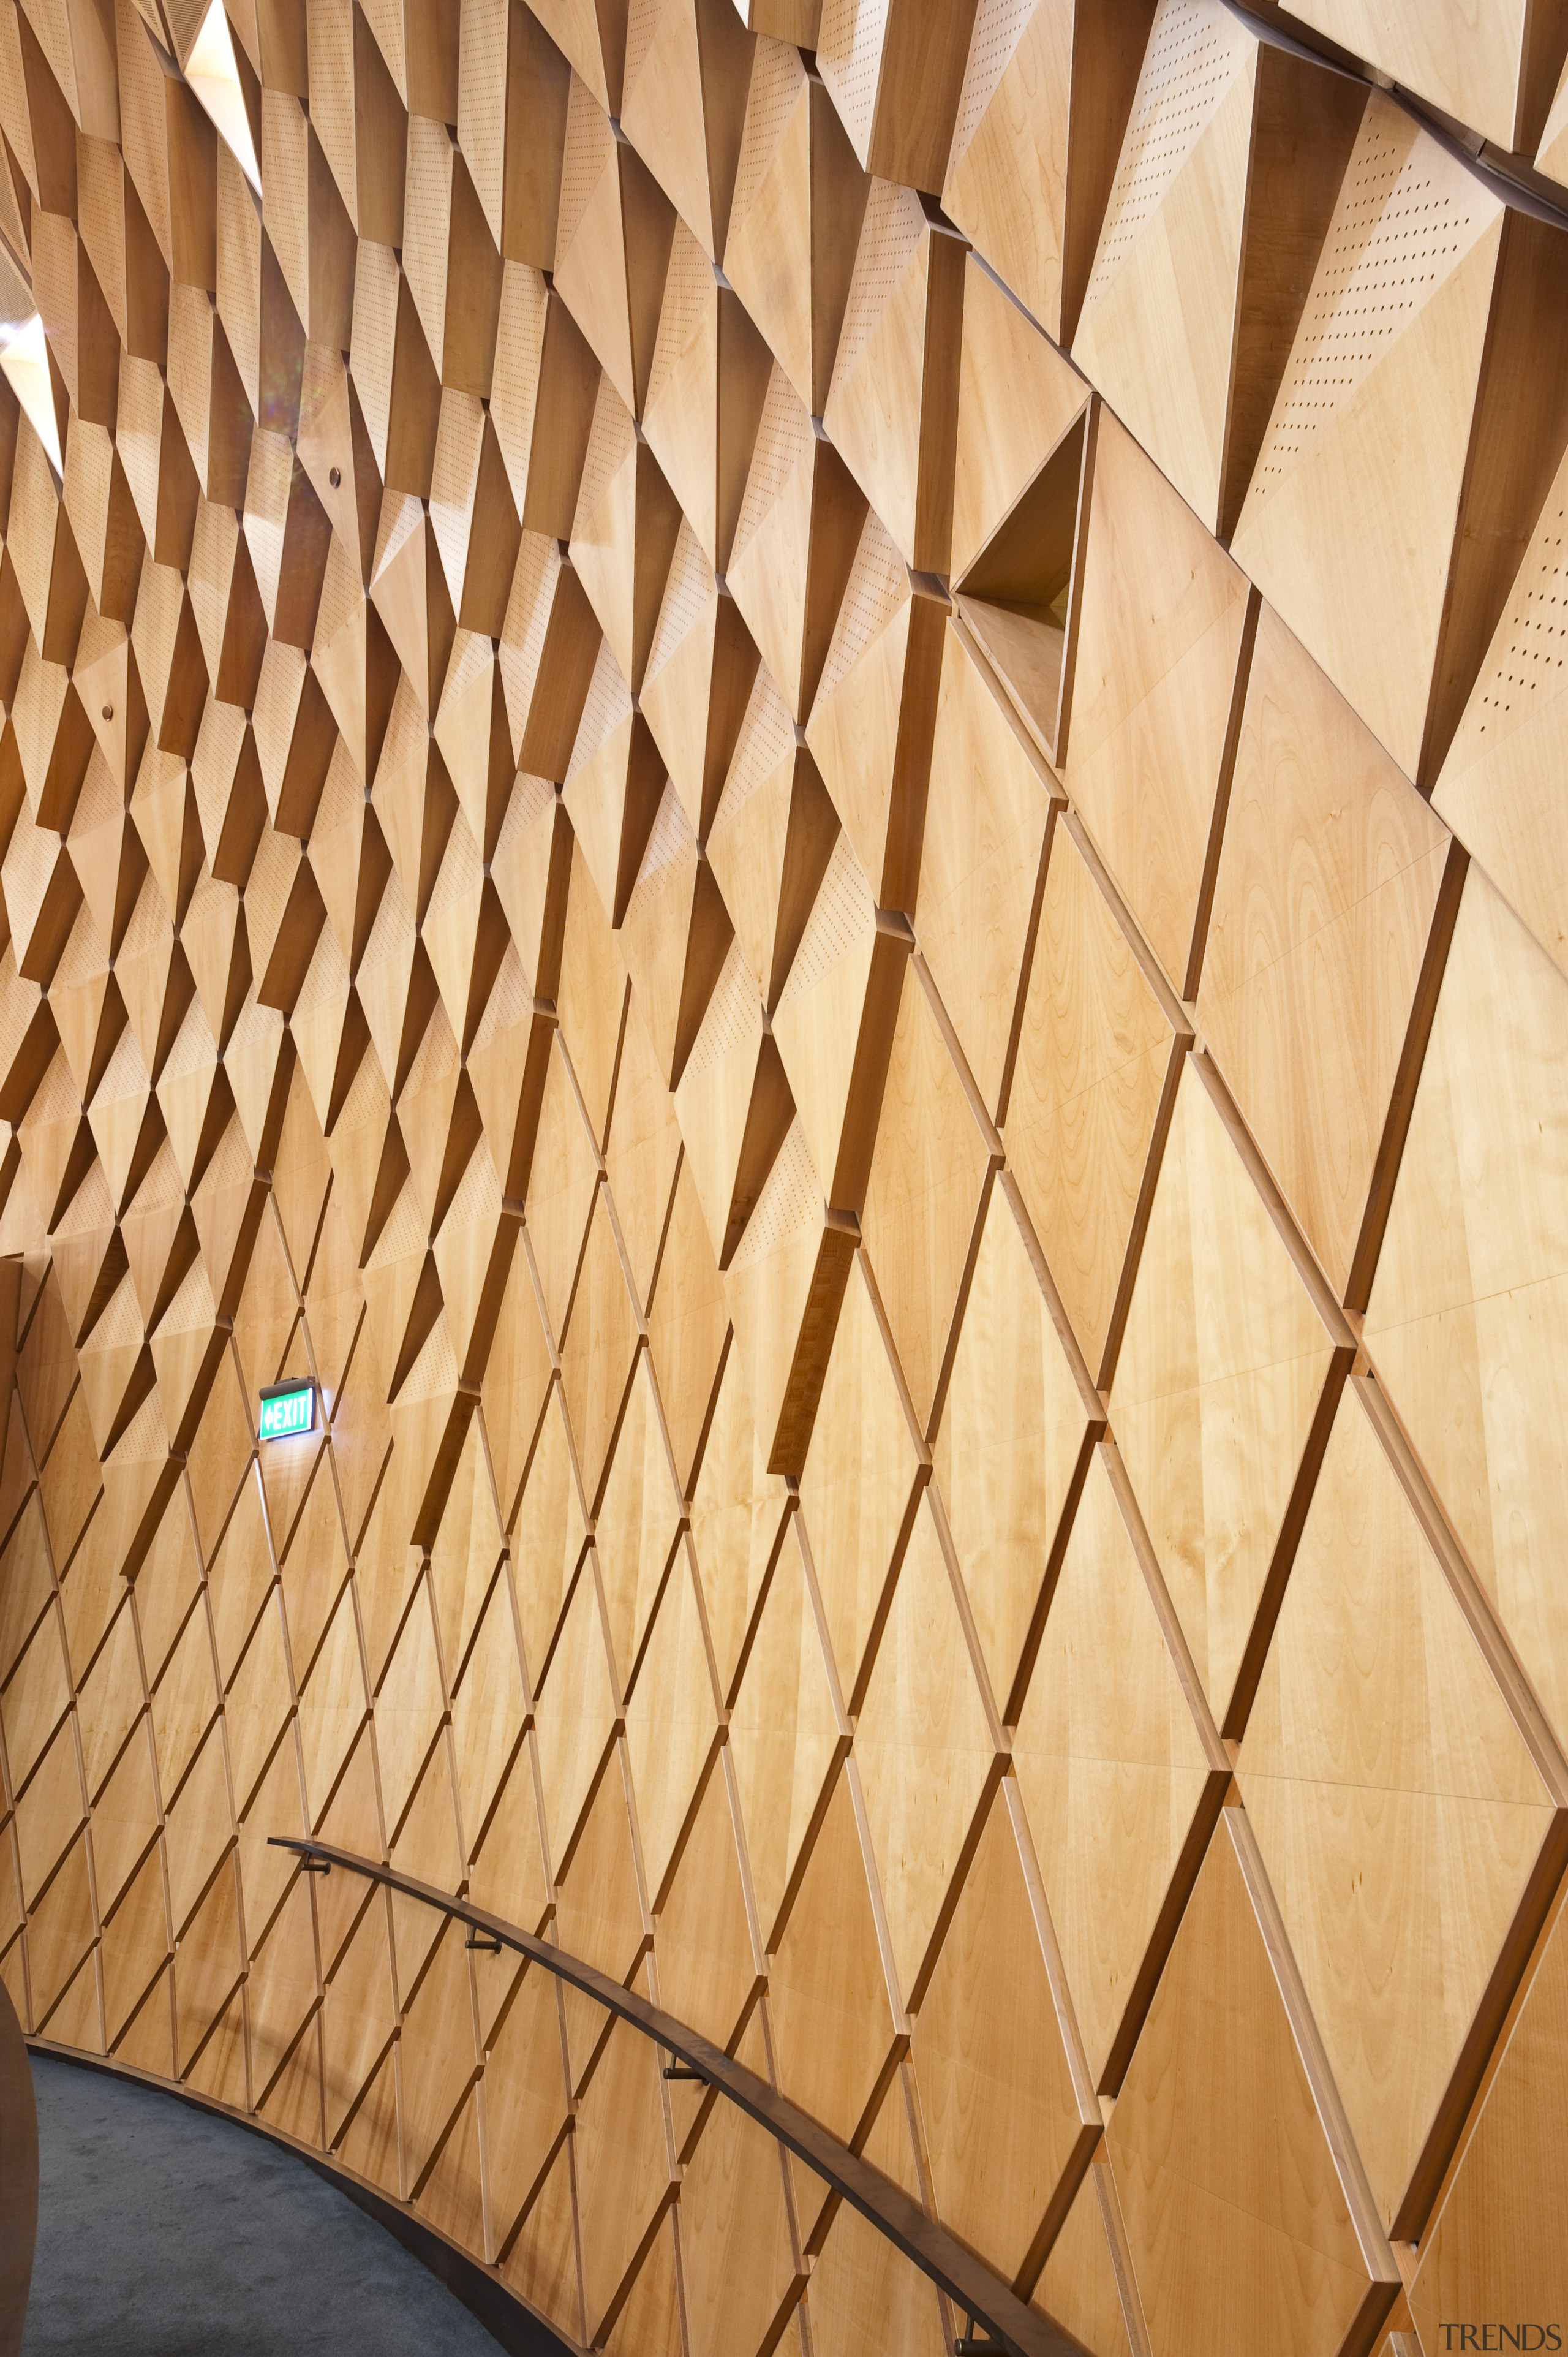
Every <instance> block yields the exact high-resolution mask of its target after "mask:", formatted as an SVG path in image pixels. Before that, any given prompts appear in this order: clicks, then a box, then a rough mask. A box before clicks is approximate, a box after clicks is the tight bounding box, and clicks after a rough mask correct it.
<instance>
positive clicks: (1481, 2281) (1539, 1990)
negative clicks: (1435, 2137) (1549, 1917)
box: [1411, 1908, 1568, 2347]
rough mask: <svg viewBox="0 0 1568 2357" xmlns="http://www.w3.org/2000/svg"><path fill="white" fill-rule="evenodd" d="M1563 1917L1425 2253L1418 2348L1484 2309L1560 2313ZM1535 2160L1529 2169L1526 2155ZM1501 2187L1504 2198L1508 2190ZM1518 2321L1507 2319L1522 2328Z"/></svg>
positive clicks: (1417, 2294) (1415, 2299)
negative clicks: (1447, 2325)
mask: <svg viewBox="0 0 1568 2357" xmlns="http://www.w3.org/2000/svg"><path fill="white" fill-rule="evenodd" d="M1563 1974H1564V1949H1563V1912H1562V1910H1561V1908H1559V1909H1558V1910H1557V1913H1556V1920H1555V1922H1554V1923H1553V1925H1552V1932H1551V1934H1550V1936H1549V1938H1548V1939H1547V1940H1546V1942H1545V1943H1544V1950H1543V1953H1542V1955H1541V1961H1540V1964H1539V1967H1538V1969H1537V1972H1536V1975H1535V1977H1534V1979H1533V1980H1532V1981H1531V1983H1530V1988H1529V1991H1528V1993H1527V1995H1526V1996H1525V1998H1524V2001H1523V2004H1522V2005H1521V2006H1520V2008H1519V2011H1518V2014H1517V2017H1516V2018H1514V2020H1513V2021H1512V2023H1511V2025H1510V2027H1509V2035H1508V2037H1507V2040H1506V2041H1505V2042H1504V2043H1503V2045H1502V2047H1501V2051H1500V2055H1499V2059H1498V2067H1497V2071H1496V2073H1495V2075H1494V2076H1493V2078H1492V2081H1491V2083H1490V2085H1489V2086H1488V2088H1487V2093H1486V2095H1485V2098H1484V2100H1483V2101H1482V2103H1481V2104H1480V2106H1479V2110H1478V2113H1477V2118H1476V2120H1475V2123H1474V2126H1473V2127H1472V2128H1471V2130H1470V2133H1469V2135H1468V2136H1467V2138H1466V2143H1465V2146H1464V2148H1463V2150H1462V2152H1461V2155H1460V2158H1459V2162H1458V2166H1457V2167H1456V2169H1455V2171H1454V2173H1453V2176H1452V2179H1451V2180H1450V2182H1449V2184H1448V2186H1447V2188H1446V2191H1445V2195H1444V2201H1443V2203H1442V2206H1441V2208H1440V2209H1439V2210H1438V2212H1437V2214H1436V2217H1435V2218H1434V2221H1433V2223H1432V2226H1431V2228H1430V2230H1429V2232H1428V2233H1426V2234H1425V2235H1424V2236H1423V2241H1422V2244H1421V2255H1420V2262H1419V2265H1418V2266H1417V2268H1416V2272H1415V2276H1414V2278H1413V2280H1412V2284H1411V2313H1412V2317H1413V2319H1414V2320H1415V2323H1416V2325H1417V2328H1418V2329H1419V2330H1420V2332H1421V2335H1422V2341H1423V2346H1428V2347H1429V2346H1430V2345H1431V2344H1432V2343H1433V2342H1434V2341H1436V2340H1437V2338H1438V2337H1439V2335H1440V2333H1441V2330H1442V2319H1443V2318H1444V2316H1447V2315H1450V2314H1453V2315H1458V2314H1460V2313H1464V2314H1466V2315H1468V2314H1469V2313H1470V2311H1471V2309H1474V2311H1475V2313H1476V2314H1477V2316H1479V2315H1481V2314H1483V2313H1484V2312H1485V2311H1486V2310H1487V2309H1488V2308H1489V2307H1491V2306H1494V2305H1495V2306H1497V2307H1498V2310H1499V2313H1500V2312H1501V2310H1502V2309H1508V2310H1509V2315H1510V2319H1512V2318H1513V2311H1514V2310H1515V2309H1517V2310H1518V2319H1525V2318H1529V2319H1532V2320H1533V2319H1554V2318H1555V2317H1556V2315H1557V2313H1558V2310H1559V2309H1560V2308H1561V2307H1562V2304H1563V2283H1564V2266H1563V2251H1562V2247H1561V2244H1559V2242H1558V2241H1557V2239H1556V2237H1555V2236H1554V2235H1553V2234H1552V2233H1551V2231H1550V2229H1549V2228H1546V2231H1542V2230H1543V2227H1545V2225H1546V2221H1547V2220H1549V2219H1550V2218H1552V2216H1553V2215H1554V2214H1555V2205H1556V2203H1557V2201H1558V2200H1559V2198H1560V2194H1559V2184H1560V2177H1561V2170H1562V2160H1563V2156H1562V2151H1561V2147H1560V2146H1559V2145H1558V2143H1557V2140H1556V2138H1555V2137H1554V2136H1552V2133H1551V2131H1550V2129H1549V2128H1548V2127H1547V2126H1546V2123H1547V2121H1548V2120H1549V2118H1550V2117H1551V2115H1552V2109H1553V2107H1554V2105H1555V2104H1556V2103H1557V2102H1558V2100H1559V2090H1560V2089H1561V2087H1562V2084H1563V2066H1564V2039H1565V2036H1568V2021H1565V2017H1564V1996H1565V1991H1564V1979H1563ZM1527 2154H1529V2155H1531V2156H1532V2157H1531V2158H1530V2163H1529V2165H1528V2166H1523V2165H1522V2164H1523V2161H1524V2157H1525V2156H1526V2155H1527ZM1505 2188H1506V2189H1507V2190H1506V2191H1505V2190H1504V2189H1505ZM1518 2319H1515V2320H1518Z"/></svg>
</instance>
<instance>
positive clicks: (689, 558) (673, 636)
mask: <svg viewBox="0 0 1568 2357" xmlns="http://www.w3.org/2000/svg"><path fill="white" fill-rule="evenodd" d="M713 594H714V572H713V567H712V565H710V564H709V563H708V560H707V558H706V556H705V555H704V554H703V544H702V542H701V541H700V540H699V539H698V538H697V535H696V533H694V532H693V530H692V527H691V525H690V524H689V523H688V522H687V521H686V519H685V517H684V516H682V519H681V529H680V531H679V533H677V534H676V538H675V554H674V556H673V558H672V559H671V565H670V578H669V579H668V581H666V583H665V584H664V600H663V603H662V604H661V605H660V608H659V627H658V629H657V630H655V631H654V633H653V644H652V647H651V648H650V651H649V657H648V672H647V679H649V680H652V679H656V678H657V677H658V675H659V673H660V672H661V671H662V670H663V668H664V666H665V664H666V663H667V662H669V660H670V658H671V655H672V654H673V653H674V651H675V650H676V648H677V647H678V646H679V645H680V644H681V642H682V640H683V639H684V638H685V637H686V635H687V633H688V632H689V631H690V630H694V629H695V627H696V625H697V622H698V621H699V619H701V616H702V614H703V608H705V607H706V605H707V602H708V599H709V598H710V597H712V596H713Z"/></svg>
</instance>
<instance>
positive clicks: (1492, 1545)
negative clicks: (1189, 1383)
mask: <svg viewBox="0 0 1568 2357" xmlns="http://www.w3.org/2000/svg"><path fill="white" fill-rule="evenodd" d="M1565 988H1568V985H1564V984H1563V977H1562V975H1561V974H1559V972H1558V970H1557V968H1556V967H1555V966H1554V965H1553V964H1552V962H1551V961H1550V960H1549V959H1548V958H1547V956H1546V954H1545V952H1543V951H1542V950H1541V949H1540V948H1539V947H1538V946H1537V945H1536V943H1535V942H1534V941H1533V940H1532V939H1531V937H1530V934H1528V933H1527V932H1526V931H1525V930H1524V928H1523V926H1522V925H1521V924H1520V922H1519V920H1518V919H1517V918H1516V917H1515V916H1514V915H1513V913H1512V912H1511V910H1510V909H1509V908H1508V906H1507V904H1506V903H1505V902H1504V901H1503V899H1501V897H1500V895H1499V894H1498V892H1497V891H1496V890H1495V889H1494V888H1493V887H1492V886H1491V885H1490V884H1489V883H1488V882H1487V879H1486V877H1484V876H1483V875H1482V874H1481V872H1480V870H1479V869H1478V868H1477V867H1472V868H1471V869H1470V872H1469V874H1468V876H1467V877H1466V882H1465V891H1464V898H1463V899H1462V901H1461V903H1460V908H1459V916H1458V920H1457V922H1456V923H1455V932H1454V944H1453V948H1452V951H1451V952H1450V957H1449V963H1448V968H1447V972H1446V974H1445V975H1444V987H1443V991H1442V994H1441V996H1440V997H1439V999H1438V1003H1437V1012H1436V1015H1435V1017H1434V1022H1433V1030H1432V1038H1431V1040H1430V1042H1429V1043H1428V1048H1427V1055H1426V1061H1425V1064H1424V1065H1423V1071H1422V1079H1421V1084H1420V1086H1419V1088H1418V1089H1417V1092H1416V1098H1415V1104H1414V1108H1413V1110H1412V1116H1411V1130H1410V1135H1409V1137H1408V1139H1407V1141H1406V1146H1405V1153H1404V1157H1403V1159H1402V1162H1401V1166H1400V1178H1399V1181H1398V1184H1397V1185H1396V1187H1395V1189H1394V1196H1393V1203H1392V1208H1391V1213H1390V1221H1389V1228H1388V1233H1387V1235H1386V1237H1385V1239H1384V1243H1383V1250H1382V1254H1381V1257H1380V1261H1379V1263H1378V1272H1377V1276H1376V1280H1375V1282H1374V1284H1373V1287H1372V1292H1371V1297H1370V1299H1369V1303H1368V1310H1367V1325H1366V1336H1367V1343H1368V1348H1369V1351H1370V1353H1371V1355H1372V1358H1373V1361H1374V1363H1375V1365H1376V1366H1377V1369H1378V1371H1379V1373H1380V1377H1381V1379H1382V1380H1383V1382H1384V1383H1386V1384H1387V1386H1388V1390H1389V1394H1390V1397H1391V1400H1392V1401H1393V1403H1394V1405H1395V1407H1396V1408H1397V1410H1398V1413H1399V1415H1400V1417H1401V1420H1402V1423H1403V1425H1404V1426H1405V1429H1406V1430H1407V1432H1408V1433H1409V1434H1410V1437H1411V1438H1412V1441H1413V1443H1414V1445H1415V1448H1416V1450H1417V1452H1418V1454H1419V1456H1420V1458H1421V1460H1422V1463H1423V1466H1424V1467H1425V1469H1426V1470H1427V1473H1428V1474H1429V1476H1430V1478H1431V1480H1433V1482H1434V1486H1435V1488H1436V1490H1437V1493H1438V1495H1439V1497H1440V1498H1441V1499H1442V1500H1443V1502H1444V1507H1445V1508H1446V1510H1447V1512H1448V1513H1449V1514H1450V1515H1451V1516H1452V1518H1453V1521H1454V1523H1455V1528H1456V1530H1457V1532H1458V1534H1459V1536H1460V1538H1461V1540H1462V1541H1463V1542H1464V1544H1465V1547H1466V1553H1467V1555H1468V1558H1469V1560H1470V1562H1471V1564H1472V1565H1473V1566H1474V1567H1475V1570H1476V1572H1477V1576H1478V1577H1479V1579H1480V1581H1481V1584H1482V1586H1483V1587H1485V1589H1486V1590H1487V1595H1488V1596H1489V1597H1490V1598H1491V1599H1492V1601H1493V1603H1494V1605H1495V1607H1496V1609H1497V1611H1498V1617H1499V1618H1500V1620H1502V1622H1503V1625H1504V1627H1505V1628H1506V1629H1507V1630H1508V1631H1509V1635H1510V1637H1511V1638H1512V1640H1513V1642H1514V1643H1515V1645H1516V1646H1517V1647H1518V1650H1519V1653H1520V1659H1521V1661H1522V1662H1523V1663H1524V1666H1525V1668H1526V1670H1527V1671H1528V1673H1529V1674H1530V1678H1531V1680H1532V1682H1533V1684H1534V1686H1535V1689H1536V1692H1537V1694H1538V1695H1540V1697H1541V1702H1542V1703H1543V1704H1544V1706H1545V1708H1546V1711H1547V1713H1548V1716H1549V1717H1550V1718H1551V1719H1552V1724H1553V1726H1554V1727H1556V1728H1557V1729H1558V1730H1559V1731H1560V1739H1561V1730H1562V1729H1563V1727H1564V1726H1565V1725H1568V1624H1565V1623H1564V1620H1563V1615H1562V1613H1561V1611H1560V1609H1559V1606H1558V1602H1557V1591H1556V1588H1555V1586H1554V1584H1553V1583H1552V1580H1551V1579H1550V1577H1548V1576H1547V1574H1546V1569H1545V1566H1546V1563H1547V1561H1548V1560H1549V1557H1550V1555H1551V1552H1552V1547H1553V1544H1554V1541H1553V1536H1552V1534H1554V1532H1555V1531H1556V1530H1557V1528H1558V1527H1559V1525H1560V1523H1561V1518H1562V1516H1563V1512H1564V1511H1565V1501H1564V1494H1563V1485H1562V1479H1561V1475H1560V1471H1559V1462H1560V1458H1559V1452H1558V1450H1557V1448H1556V1447H1555V1444H1554V1442H1553V1441H1552V1438H1551V1437H1550V1436H1551V1435H1552V1432H1553V1431H1554V1430H1555V1428H1556V1426H1557V1423H1558V1418H1559V1414H1560V1411H1559V1409H1558V1407H1557V1405H1556V1401H1557V1396H1558V1394H1557V1385H1558V1381H1559V1376H1558V1369H1559V1367H1560V1365H1561V1359H1562V1352H1561V1345H1560V1343H1559V1341H1558V1336H1559V1333H1560V1331H1561V1320H1562V1318H1563V1307H1562V1304H1563V1278H1562V1274H1561V1271H1560V1266H1559V1264H1560V1260H1561V1253H1560V1250H1559V1238H1560V1235H1561V1231H1562V1218H1561V1213H1560V1211H1559V1210H1558V1204H1559V1201H1560V1200H1561V1186H1562V1181H1561V1179H1560V1176H1559V1171H1560V1167H1561V1154H1560V1149H1559V1146H1558V1140H1559V1138H1560V1137H1561V1136H1562V1135H1563V1126H1562V1125H1563V1111H1562V1109H1561V1091H1560V1086H1559V1082H1558V1078H1557V1058H1556V1049H1555V1047H1554V1044H1553V1043H1554V1042H1555V1040H1556V1039H1558V1038H1559V1037H1560V1036H1561V1035H1562V1027H1563V1022H1564V1020H1565V1018H1568V996H1564V992H1565Z"/></svg>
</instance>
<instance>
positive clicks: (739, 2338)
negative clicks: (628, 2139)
mask: <svg viewBox="0 0 1568 2357" xmlns="http://www.w3.org/2000/svg"><path fill="white" fill-rule="evenodd" d="M742 2054H743V2057H744V2059H745V2061H746V2062H747V2063H748V2065H749V2066H750V2068H751V2069H753V2070H756V2069H757V2067H758V2065H759V2064H761V2063H763V2062H764V2061H765V2060H766V2056H765V2053H764V2051H763V2047H762V2039H761V2036H760V2034H759V2033H758V2032H757V2031H756V2030H754V2031H752V2032H751V2033H750V2034H749V2035H748V2037H747V2039H746V2042H745V2045H744V2046H743V2048H742ZM681 2233H682V2261H683V2276H684V2287H685V2293H686V2301H687V2309H686V2317H687V2330H688V2331H689V2333H690V2336H691V2343H692V2348H693V2352H694V2357H699V2352H700V2357H719V2352H728V2351H731V2350H735V2349H739V2348H746V2349H759V2348H761V2347H762V2345H763V2342H764V2341H765V2339H766V2336H767V2333H768V2327H769V2326H770V2325H771V2324H772V2323H773V2321H774V2319H775V2317H776V2316H777V2315H778V2313H779V2309H780V2308H781V2306H783V2304H784V2303H785V2302H786V2300H787V2299H789V2298H790V2296H791V2294H792V2293H794V2294H797V2295H798V2291H799V2288H800V2276H801V2270H800V2267H799V2266H798V2264H797V2261H796V2257H795V2253H794V2249H793V2247H792V2245H793V2239H794V2238H793V2235H792V2233H791V2219H790V2214H789V2205H788V2200H787V2183H786V2179H785V2174H784V2156H783V2153H782V2151H781V2150H780V2148H779V2146H778V2145H776V2144H775V2143H774V2141H773V2139H772V2137H771V2136H768V2135H767V2134H766V2132H765V2131H764V2130H763V2129H761V2128H759V2127H757V2126H755V2125H754V2124H753V2123H752V2122H751V2121H750V2120H748V2119H746V2117H745V2116H744V2115H742V2114H741V2113H739V2112H737V2111H736V2110H735V2109H733V2107H731V2106H730V2105H728V2104H717V2105H715V2106H714V2110H713V2112H712V2113H711V2114H710V2115H709V2119H708V2125H707V2126H706V2127H705V2129H704V2130H703V2135H702V2137H701V2140H700V2141H699V2143H698V2145H697V2148H696V2150H695V2152H694V2153H693V2155H692V2157H691V2158H690V2159H689V2160H688V2161H687V2162H686V2164H685V2175H684V2178H683V2179H682V2187H681Z"/></svg>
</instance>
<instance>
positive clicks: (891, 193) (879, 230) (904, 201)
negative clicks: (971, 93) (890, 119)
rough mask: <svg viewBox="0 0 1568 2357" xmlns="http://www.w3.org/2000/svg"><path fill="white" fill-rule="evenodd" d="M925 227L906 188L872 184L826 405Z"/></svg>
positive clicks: (855, 363)
mask: <svg viewBox="0 0 1568 2357" xmlns="http://www.w3.org/2000/svg"><path fill="white" fill-rule="evenodd" d="M925 226H926V216H925V214H924V213H923V212H922V211H921V210H920V199H919V198H918V196H917V195H916V194H915V192H914V190H913V189H912V188H899V187H898V186H897V183H896V182H894V181H892V180H873V182H872V184H871V195H870V198H869V199H868V200H867V203H866V208H865V223H864V225H863V226H862V229H861V232H860V245H859V248H858V250H857V252H856V253H855V257H854V276H853V278H852V279H851V280H850V282H849V300H848V302H847V303H846V304H845V305H844V313H843V328H842V329H841V330H840V333H839V348H838V353H837V356H836V357H835V359H834V361H833V377H832V386H831V387H830V389H829V393H828V399H829V400H830V401H831V400H832V396H833V393H836V392H837V390H838V388H839V386H840V385H841V384H847V383H848V382H849V380H850V378H851V377H852V376H853V375H854V371H855V370H856V369H857V368H858V367H859V365H860V356H861V354H862V353H863V352H864V351H865V347H866V344H867V342H868V341H869V340H870V338H871V336H872V334H873V332H874V331H875V327H876V323H877V321H878V320H879V319H880V318H881V317H882V314H883V313H884V311H886V308H887V306H888V304H889V303H890V302H891V301H892V300H893V295H894V290H895V289H896V287H897V285H898V281H899V280H900V279H901V278H902V277H903V275H904V273H905V271H906V270H907V269H908V266H909V262H910V257H911V256H912V255H913V253H914V252H915V249H916V247H917V246H918V244H919V242H920V233H921V231H923V230H924V228H925Z"/></svg>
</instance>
